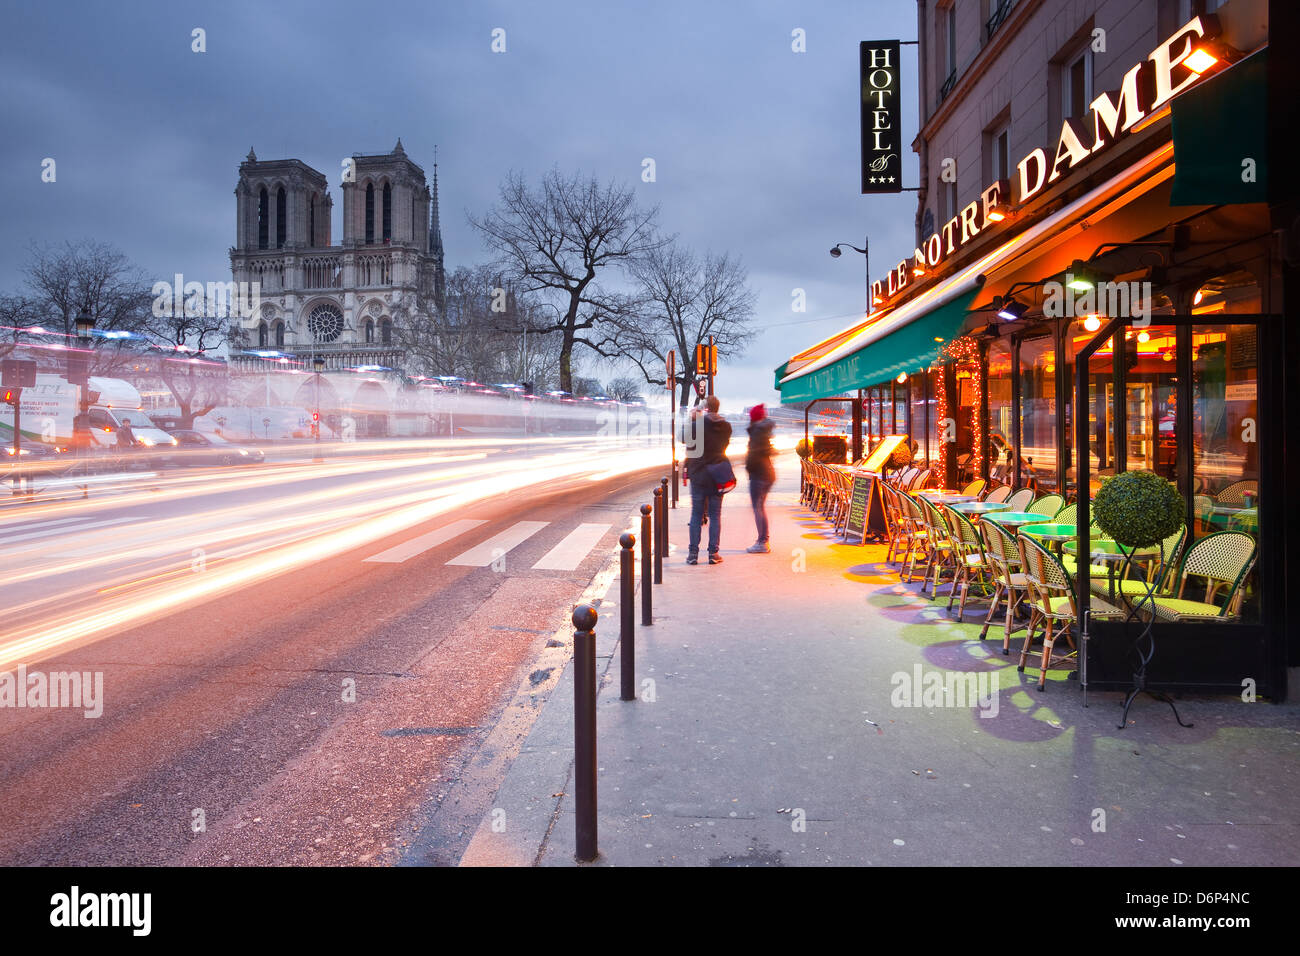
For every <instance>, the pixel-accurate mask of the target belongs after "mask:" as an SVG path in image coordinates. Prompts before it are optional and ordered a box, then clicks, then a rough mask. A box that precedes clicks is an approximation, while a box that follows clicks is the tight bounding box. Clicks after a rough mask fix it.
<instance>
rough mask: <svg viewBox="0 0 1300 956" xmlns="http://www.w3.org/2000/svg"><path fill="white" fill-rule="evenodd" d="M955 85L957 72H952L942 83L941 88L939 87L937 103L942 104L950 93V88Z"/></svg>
mask: <svg viewBox="0 0 1300 956" xmlns="http://www.w3.org/2000/svg"><path fill="white" fill-rule="evenodd" d="M956 85H957V71H956V70H953V71H952V72H951V73H949V74H948V79H946V80H944V81H943V86H941V87H939V102H940V103H942V102H943V101H944V100H946V99H947V98H948V94H949V93H951V92H952V88H953V87H954V86H956Z"/></svg>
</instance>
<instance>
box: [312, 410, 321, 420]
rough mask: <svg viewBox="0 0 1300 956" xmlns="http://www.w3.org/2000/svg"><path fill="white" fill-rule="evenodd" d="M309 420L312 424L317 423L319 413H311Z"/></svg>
mask: <svg viewBox="0 0 1300 956" xmlns="http://www.w3.org/2000/svg"><path fill="white" fill-rule="evenodd" d="M311 420H312V421H313V422H319V421H320V412H312V413H311Z"/></svg>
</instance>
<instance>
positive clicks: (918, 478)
mask: <svg viewBox="0 0 1300 956" xmlns="http://www.w3.org/2000/svg"><path fill="white" fill-rule="evenodd" d="M929 481H930V469H929V468H924V469H922V470H921V471H918V472H917V473H916V474H915V475H913V476H912V482H911V484H909V485H908V486H907V490H908V491H917V490H919V489H921V488H924V487H925V486H926V484H928V483H929Z"/></svg>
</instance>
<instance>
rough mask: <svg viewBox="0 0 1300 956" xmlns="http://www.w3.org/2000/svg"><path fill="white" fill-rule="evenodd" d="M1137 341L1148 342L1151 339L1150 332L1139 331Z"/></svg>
mask: <svg viewBox="0 0 1300 956" xmlns="http://www.w3.org/2000/svg"><path fill="white" fill-rule="evenodd" d="M1138 341H1139V342H1150V341H1151V333H1150V332H1139V333H1138Z"/></svg>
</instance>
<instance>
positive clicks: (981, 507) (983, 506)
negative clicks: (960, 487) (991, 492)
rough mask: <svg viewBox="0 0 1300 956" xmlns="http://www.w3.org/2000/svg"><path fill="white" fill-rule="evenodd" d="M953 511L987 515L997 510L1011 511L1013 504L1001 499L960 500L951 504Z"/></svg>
mask: <svg viewBox="0 0 1300 956" xmlns="http://www.w3.org/2000/svg"><path fill="white" fill-rule="evenodd" d="M949 507H950V508H952V510H953V511H960V512H961V513H962V514H964V515H986V514H992V513H993V512H995V511H1009V510H1011V506H1010V505H1009V504H1005V503H1003V502H1001V501H959V502H957V503H956V504H954V505H949Z"/></svg>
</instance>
